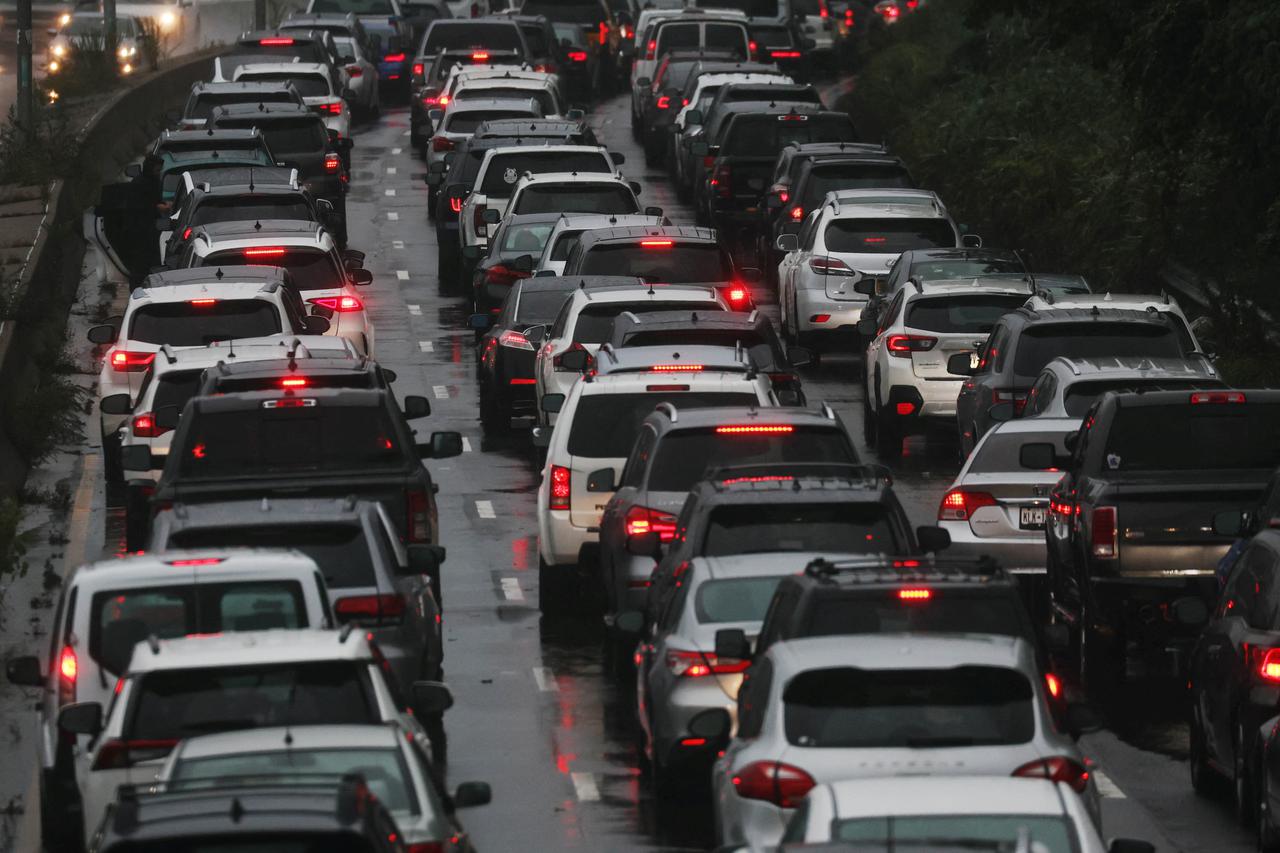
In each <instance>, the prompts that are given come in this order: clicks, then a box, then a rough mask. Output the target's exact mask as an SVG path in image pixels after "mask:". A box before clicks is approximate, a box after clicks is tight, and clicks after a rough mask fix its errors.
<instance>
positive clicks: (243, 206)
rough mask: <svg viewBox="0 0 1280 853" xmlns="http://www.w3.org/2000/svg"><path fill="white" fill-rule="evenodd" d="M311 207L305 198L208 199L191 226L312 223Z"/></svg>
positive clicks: (197, 211)
mask: <svg viewBox="0 0 1280 853" xmlns="http://www.w3.org/2000/svg"><path fill="white" fill-rule="evenodd" d="M311 218H312V217H311V208H309V207H308V206H307V202H306V201H305V200H304V199H303V198H302V197H301V196H295V197H293V198H278V197H277V198H271V197H267V198H245V197H244V196H240V197H237V198H220V199H206V200H204V201H203V202H202V203H201V204H200V206H199V207H197V208H196V210H195V213H194V214H192V216H191V221H190V222H189V223H188V224H189V225H208V224H209V223H211V222H241V221H245V220H254V219H257V220H262V219H301V220H303V221H307V220H310V219H311Z"/></svg>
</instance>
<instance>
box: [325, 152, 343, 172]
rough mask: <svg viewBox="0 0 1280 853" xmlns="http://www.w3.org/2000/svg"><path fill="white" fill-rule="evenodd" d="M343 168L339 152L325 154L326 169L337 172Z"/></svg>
mask: <svg viewBox="0 0 1280 853" xmlns="http://www.w3.org/2000/svg"><path fill="white" fill-rule="evenodd" d="M341 169H342V158H341V157H339V156H338V155H337V154H326V155H324V170H325V171H326V172H331V173H334V174H337V173H338V172H339V171H340V170H341Z"/></svg>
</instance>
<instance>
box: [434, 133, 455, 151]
mask: <svg viewBox="0 0 1280 853" xmlns="http://www.w3.org/2000/svg"><path fill="white" fill-rule="evenodd" d="M431 150H432V151H452V150H453V140H452V139H450V138H449V137H447V136H433V137H431Z"/></svg>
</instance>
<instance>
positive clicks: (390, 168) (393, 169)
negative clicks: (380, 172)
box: [387, 166, 396, 175]
mask: <svg viewBox="0 0 1280 853" xmlns="http://www.w3.org/2000/svg"><path fill="white" fill-rule="evenodd" d="M395 173H396V167H395V166H388V167H387V174H388V175H394V174H395Z"/></svg>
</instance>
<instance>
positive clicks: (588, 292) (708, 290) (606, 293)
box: [565, 232, 719, 304]
mask: <svg viewBox="0 0 1280 853" xmlns="http://www.w3.org/2000/svg"><path fill="white" fill-rule="evenodd" d="M588 233H590V232H588ZM604 277H605V276H601V278H604ZM565 278H577V276H565ZM634 281H635V282H636V283H635V284H625V285H624V284H612V283H607V284H605V283H602V284H598V285H596V286H595V287H586V288H580V289H579V290H580V291H581V292H582V296H583V299H584V300H585V301H587V302H603V303H608V302H628V301H654V300H659V299H669V300H671V301H673V302H685V301H688V302H698V301H705V302H716V303H717V304H719V296H718V295H717V293H716V289H715V288H714V287H712V286H710V285H700V284H649V283H647V282H645V281H644V280H643V279H634ZM578 292H579V291H575V292H574V294H573V295H574V296H575V297H576V296H577V294H578ZM650 297H652V299H650Z"/></svg>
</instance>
